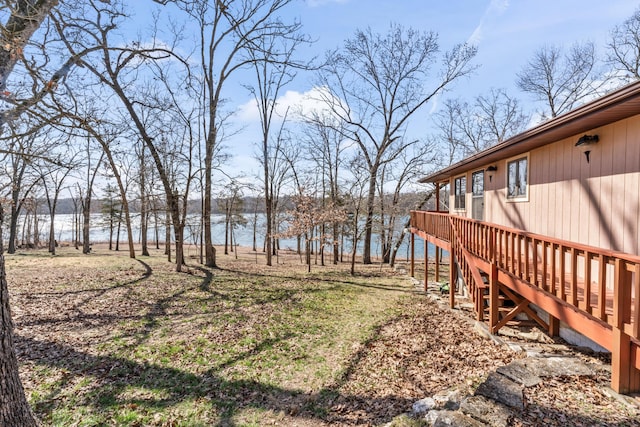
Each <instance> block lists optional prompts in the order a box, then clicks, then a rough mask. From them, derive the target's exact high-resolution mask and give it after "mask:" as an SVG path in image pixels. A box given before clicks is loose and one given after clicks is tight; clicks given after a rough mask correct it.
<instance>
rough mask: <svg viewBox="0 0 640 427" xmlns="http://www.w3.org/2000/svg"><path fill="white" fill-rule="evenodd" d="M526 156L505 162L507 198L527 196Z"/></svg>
mask: <svg viewBox="0 0 640 427" xmlns="http://www.w3.org/2000/svg"><path fill="white" fill-rule="evenodd" d="M528 160H529V159H528V157H526V156H525V157H519V158H517V159H513V160H510V161H508V162H507V199H512V200H518V199H525V200H526V198H527V197H528V194H527V180H528V179H527V178H528V176H527V174H528V171H527V163H528Z"/></svg>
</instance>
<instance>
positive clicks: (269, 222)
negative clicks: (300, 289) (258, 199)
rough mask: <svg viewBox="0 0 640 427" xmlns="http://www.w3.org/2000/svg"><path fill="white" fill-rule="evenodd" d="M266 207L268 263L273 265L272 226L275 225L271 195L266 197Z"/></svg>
mask: <svg viewBox="0 0 640 427" xmlns="http://www.w3.org/2000/svg"><path fill="white" fill-rule="evenodd" d="M265 200H266V202H265V209H266V211H267V212H266V217H267V219H266V221H267V232H266V243H267V247H266V250H265V252H266V254H267V265H272V262H273V261H272V259H273V258H272V257H273V250H274V249H273V247H272V246H273V240H272V237H271V232H272V226H273V211H272V208H273V205H272V204H271V197H268V195H267V197H265Z"/></svg>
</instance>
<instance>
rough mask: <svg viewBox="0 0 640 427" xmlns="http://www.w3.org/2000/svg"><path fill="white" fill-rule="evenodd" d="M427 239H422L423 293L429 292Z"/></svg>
mask: <svg viewBox="0 0 640 427" xmlns="http://www.w3.org/2000/svg"><path fill="white" fill-rule="evenodd" d="M427 249H428V243H427V239H426V238H425V239H424V291H425V293H426V292H427V291H428V290H429V252H428V251H427Z"/></svg>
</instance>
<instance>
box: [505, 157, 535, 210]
mask: <svg viewBox="0 0 640 427" xmlns="http://www.w3.org/2000/svg"><path fill="white" fill-rule="evenodd" d="M519 160H525V161H526V165H527V173H526V179H527V183H526V185H525V192H524V194H523V195H518V196H509V164H510V163H514V162H516V161H519ZM504 165H505V181H504V182H505V188H504V191H505V198H506V200H507V202H528V201H529V188H530V186H531V182H530V176H531V159H530V156H529V153H525V154H520V155H519V156H514V157H511V158H509V159H507V160H506V161H505V163H504Z"/></svg>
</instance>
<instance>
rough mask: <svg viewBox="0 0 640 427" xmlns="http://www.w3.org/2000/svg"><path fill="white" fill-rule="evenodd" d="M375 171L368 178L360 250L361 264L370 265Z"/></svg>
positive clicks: (376, 172)
mask: <svg viewBox="0 0 640 427" xmlns="http://www.w3.org/2000/svg"><path fill="white" fill-rule="evenodd" d="M377 174H378V171H377V169H376V170H372V171H371V177H370V178H369V194H367V219H366V221H365V224H364V227H365V228H364V247H363V248H362V263H363V264H371V240H372V235H373V213H374V203H375V200H376V176H377Z"/></svg>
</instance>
